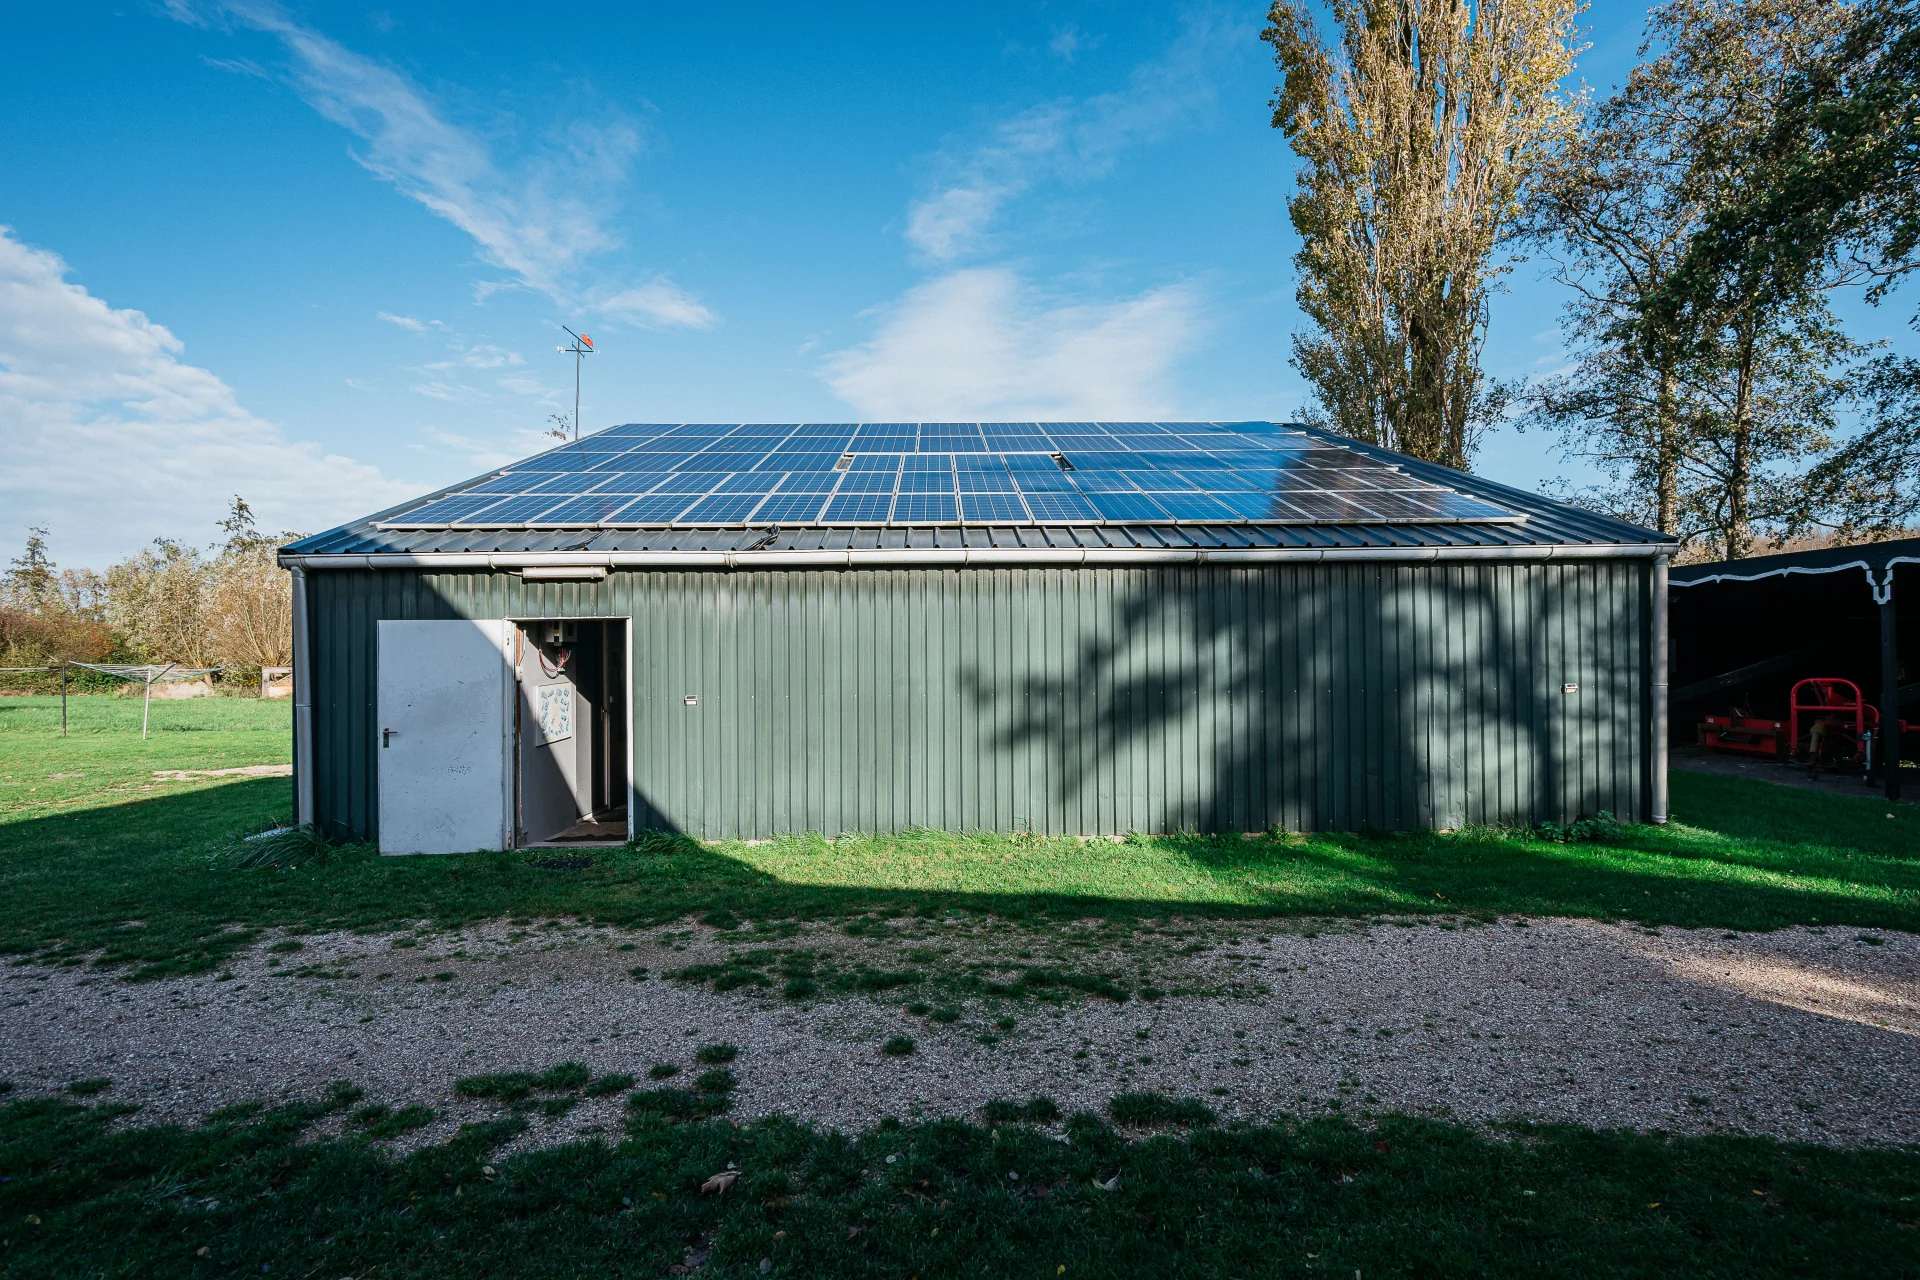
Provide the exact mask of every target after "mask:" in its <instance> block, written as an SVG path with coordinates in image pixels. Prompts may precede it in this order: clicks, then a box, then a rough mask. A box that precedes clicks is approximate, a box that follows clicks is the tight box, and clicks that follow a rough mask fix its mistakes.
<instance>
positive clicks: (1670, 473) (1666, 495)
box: [1654, 369, 1680, 536]
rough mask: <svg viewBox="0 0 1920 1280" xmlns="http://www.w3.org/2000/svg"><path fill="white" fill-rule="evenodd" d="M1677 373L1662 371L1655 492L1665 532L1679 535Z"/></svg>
mask: <svg viewBox="0 0 1920 1280" xmlns="http://www.w3.org/2000/svg"><path fill="white" fill-rule="evenodd" d="M1673 400H1674V397H1673V370H1671V369H1662V370H1661V371H1660V404H1659V408H1658V410H1657V411H1656V418H1657V420H1656V422H1655V423H1654V430H1655V431H1657V432H1658V433H1659V435H1658V438H1657V439H1656V440H1655V442H1654V493H1655V501H1656V502H1657V504H1658V507H1659V512H1658V514H1657V516H1656V517H1655V520H1656V526H1655V527H1657V528H1658V529H1659V530H1660V532H1661V533H1666V534H1674V535H1676V536H1677V535H1678V526H1679V524H1680V444H1679V439H1680V431H1679V424H1678V423H1676V422H1675V421H1674V420H1673V419H1674V412H1675V410H1674V402H1673Z"/></svg>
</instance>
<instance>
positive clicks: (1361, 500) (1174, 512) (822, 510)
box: [379, 422, 1526, 529]
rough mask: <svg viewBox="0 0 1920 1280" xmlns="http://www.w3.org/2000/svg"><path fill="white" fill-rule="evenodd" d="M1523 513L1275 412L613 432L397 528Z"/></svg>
mask: <svg viewBox="0 0 1920 1280" xmlns="http://www.w3.org/2000/svg"><path fill="white" fill-rule="evenodd" d="M1525 518H1526V517H1524V516H1523V515H1520V514H1518V513H1516V512H1513V511H1509V510H1507V509H1506V508H1504V507H1500V506H1496V505H1495V504H1493V503H1491V502H1488V501H1486V500H1485V499H1483V498H1478V497H1473V496H1470V495H1468V494H1464V493H1460V492H1458V491H1456V490H1453V489H1449V488H1446V487H1444V486H1441V485H1438V484H1435V483H1433V482H1431V481H1428V480H1423V479H1420V478H1418V477H1415V476H1413V475H1410V474H1408V473H1407V472H1405V471H1402V470H1400V469H1399V468H1397V467H1394V466H1391V465H1388V464H1386V463H1384V462H1380V461H1377V460H1375V459H1374V458H1371V457H1368V456H1366V455H1364V454H1362V453H1359V452H1357V451H1355V450H1351V449H1346V448H1343V447H1341V446H1340V445H1338V444H1334V443H1331V442H1329V441H1328V440H1327V439H1326V438H1324V437H1316V436H1312V435H1309V434H1307V433H1305V432H1302V431H1296V430H1293V429H1290V428H1286V427H1280V426H1276V425H1274V424H1272V423H1266V422H1238V423H1219V422H1180V423H1143V422H1127V423H1097V422H1046V423H1039V422H985V423H981V422H920V423H914V422H867V423H803V424H800V425H797V426H794V425H783V426H771V425H760V424H754V423H743V424H695V423H681V424H673V425H643V424H632V425H628V426H622V427H614V428H611V429H610V430H607V431H602V432H600V433H599V434H597V435H593V436H589V437H587V438H586V439H584V440H581V441H579V442H577V443H573V444H568V445H563V446H561V447H560V448H558V449H554V450H552V451H551V452H548V453H544V454H541V455H539V456H538V457H534V458H529V459H527V460H526V461H525V462H521V463H516V464H514V465H513V466H511V467H509V468H507V469H506V470H504V471H501V472H499V473H496V474H495V475H493V476H490V477H487V478H485V479H483V480H481V481H478V482H475V483H473V484H469V485H467V486H464V487H463V488H461V489H459V490H458V491H455V492H451V493H446V494H442V495H440V496H438V497H436V498H433V499H432V500H429V501H426V502H423V503H421V504H420V505H417V506H414V507H412V508H410V509H407V510H403V511H400V512H398V513H396V514H394V515H391V516H389V517H388V518H387V519H385V520H383V521H381V522H380V526H379V527H381V528H385V529H505V528H514V529H618V528H635V529H642V528H674V527H682V526H684V527H690V528H691V527H699V528H713V527H723V528H724V527H731V526H740V527H754V526H771V525H776V524H777V525H782V526H789V527H791V526H827V527H833V526H847V527H859V526H927V525H936V526H937V525H975V524H982V525H984V524H991V525H1032V524H1075V525H1085V524H1103V523H1106V524H1208V525H1218V524H1235V523H1245V524H1310V525H1317V524H1405V523H1420V524H1463V523H1478V524H1485V523H1511V522H1517V521H1520V520H1524V519H1525Z"/></svg>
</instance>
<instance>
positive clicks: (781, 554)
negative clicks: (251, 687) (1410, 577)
mask: <svg viewBox="0 0 1920 1280" xmlns="http://www.w3.org/2000/svg"><path fill="white" fill-rule="evenodd" d="M1672 554H1673V550H1672V548H1671V547H1668V546H1666V545H1664V544H1660V543H1639V542H1630V543H1600V544H1587V545H1548V546H1522V547H1222V548H1204V547H1202V548H1191V547H915V548H891V549H889V548H862V549H848V550H840V551H830V550H821V551H492V552H486V551H413V552H393V551H386V552H371V553H366V554H322V555H282V556H281V557H280V565H281V567H282V568H286V569H292V570H294V571H296V572H298V571H300V570H303V569H308V570H318V569H418V570H425V571H428V572H447V571H462V570H469V571H470V570H495V571H498V570H505V571H514V570H519V571H526V570H533V571H534V572H532V573H529V574H527V576H528V577H530V578H555V577H558V576H561V574H560V573H558V572H556V571H564V570H567V569H576V570H580V571H582V572H581V573H580V575H579V576H581V577H600V576H603V575H604V573H605V571H607V570H611V569H896V568H908V567H913V568H933V567H941V568H994V567H998V566H1003V565H1089V566H1092V565H1122V564H1142V565H1144V564H1164V565H1176V564H1223V565H1234V564H1340V563H1353V562H1356V561H1358V562H1370V563H1385V564H1422V563H1429V562H1432V561H1437V560H1445V561H1460V560H1493V561H1532V562H1540V561H1548V560H1619V559H1648V560H1650V559H1662V558H1665V557H1668V556H1671V555H1672ZM593 570H599V571H600V572H597V573H596V572H590V571H593ZM296 670H297V667H296Z"/></svg>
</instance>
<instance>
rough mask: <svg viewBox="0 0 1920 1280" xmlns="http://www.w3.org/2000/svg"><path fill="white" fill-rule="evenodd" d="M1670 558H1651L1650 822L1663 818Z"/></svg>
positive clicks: (1665, 788) (1664, 820) (1665, 791)
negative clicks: (1651, 722) (1651, 721)
mask: <svg viewBox="0 0 1920 1280" xmlns="http://www.w3.org/2000/svg"><path fill="white" fill-rule="evenodd" d="M1669 564H1670V558H1669V557H1667V556H1656V557H1655V558H1654V561H1653V635H1652V637H1651V641H1652V643H1651V647H1652V649H1653V653H1652V654H1651V655H1649V656H1650V657H1651V658H1652V659H1653V724H1652V725H1651V726H1650V730H1651V733H1652V737H1653V741H1652V742H1650V743H1649V744H1648V747H1649V750H1650V752H1651V757H1652V768H1651V772H1652V774H1653V776H1652V777H1651V778H1649V779H1648V782H1649V784H1650V785H1651V793H1650V795H1649V797H1648V798H1649V801H1650V803H1649V804H1648V812H1647V817H1648V819H1649V820H1650V821H1652V822H1654V823H1665V822H1666V820H1667V681H1668V678H1669V676H1670V674H1671V673H1670V672H1669V671H1668V670H1667V643H1668V642H1667V634H1668V633H1667V568H1668V565H1669Z"/></svg>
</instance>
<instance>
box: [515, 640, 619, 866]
mask: <svg viewBox="0 0 1920 1280" xmlns="http://www.w3.org/2000/svg"><path fill="white" fill-rule="evenodd" d="M515 626H516V627H517V628H518V632H517V635H516V636H515V669H516V673H517V676H518V681H519V690H518V694H519V696H518V700H517V702H516V707H515V714H514V844H515V845H516V846H518V847H521V848H525V847H528V846H530V845H554V844H561V845H581V844H623V843H625V842H626V839H627V791H628V775H629V770H628V765H627V740H628V733H629V727H628V724H627V717H628V707H629V703H630V699H628V697H627V624H626V620H625V619H600V618H548V619H535V620H530V621H519V622H516V623H515Z"/></svg>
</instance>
